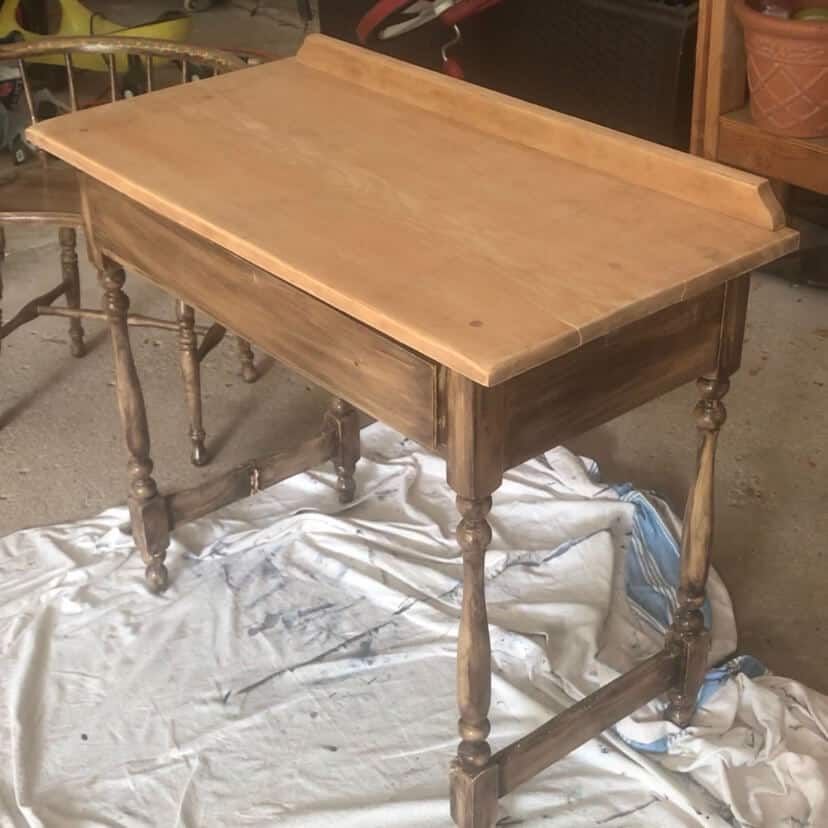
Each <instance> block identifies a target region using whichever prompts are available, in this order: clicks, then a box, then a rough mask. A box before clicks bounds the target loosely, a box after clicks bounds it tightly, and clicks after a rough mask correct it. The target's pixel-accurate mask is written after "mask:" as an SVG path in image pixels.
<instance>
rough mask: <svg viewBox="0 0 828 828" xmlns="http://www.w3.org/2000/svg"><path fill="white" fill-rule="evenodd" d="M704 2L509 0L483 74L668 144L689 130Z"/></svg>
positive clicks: (497, 15) (682, 142) (495, 19)
mask: <svg viewBox="0 0 828 828" xmlns="http://www.w3.org/2000/svg"><path fill="white" fill-rule="evenodd" d="M697 20H698V4H697V3H695V2H693V3H686V4H685V3H674V4H668V3H665V2H658V0H554V2H545V3H538V2H537V0H505V2H504V3H503V4H502V5H500V6H498V7H496V8H494V9H492V10H491V12H490V13H489V15H487V20H486V24H485V25H486V34H487V40H486V43H485V49H486V59H485V60H484V61H482V63H481V69H482V73H481V74H480V76H479V77H478V78H477V79H476V80H477V81H478V82H479V83H482V84H483V85H485V86H490V87H492V88H495V89H499V90H500V91H503V92H506V93H508V94H510V95H515V96H516V97H519V98H523V99H524V100H528V101H532V102H533V103H537V104H541V105H542V106H547V107H550V108H551V109H556V110H558V111H560V112H567V113H569V114H570V115H577V116H578V117H580V118H585V119H587V120H590V121H594V122H596V123H599V124H604V125H606V126H609V127H612V128H613V129H619V130H622V131H623V132H629V133H632V134H633V135H638V136H640V137H642V138H648V139H650V140H652V141H658V142H660V143H662V144H668V145H671V146H676V147H681V148H686V147H687V145H688V143H689V138H690V111H691V107H692V90H693V68H694V65H695V49H696V26H697Z"/></svg>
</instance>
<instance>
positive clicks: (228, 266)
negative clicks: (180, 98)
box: [86, 92, 436, 446]
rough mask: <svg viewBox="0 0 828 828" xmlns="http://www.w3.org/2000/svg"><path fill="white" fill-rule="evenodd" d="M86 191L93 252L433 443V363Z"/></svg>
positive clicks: (218, 251)
mask: <svg viewBox="0 0 828 828" xmlns="http://www.w3.org/2000/svg"><path fill="white" fill-rule="evenodd" d="M153 94H156V95H160V94H163V93H161V92H156V93H153ZM86 190H87V202H88V206H89V219H90V226H91V227H92V234H93V236H94V244H95V246H96V247H98V248H100V249H102V250H104V251H105V252H106V253H107V255H109V256H111V257H112V258H114V259H116V260H118V261H121V262H123V263H124V264H125V265H127V266H128V267H130V268H133V269H135V270H137V271H139V272H140V273H142V274H144V275H145V276H146V277H147V278H149V279H150V280H152V281H155V282H156V283H157V284H159V285H160V286H161V287H163V288H165V289H167V290H169V291H171V292H172V293H174V294H175V295H176V296H179V297H181V298H182V299H184V300H185V301H186V302H187V303H188V304H191V305H193V306H195V307H198V308H200V309H201V310H203V311H205V312H206V313H208V314H210V315H211V316H212V317H213V318H214V319H216V320H218V321H219V322H220V323H221V324H222V325H224V326H226V327H227V328H229V329H231V330H233V331H235V332H237V333H239V334H241V335H242V336H244V337H245V338H246V339H248V340H250V341H252V342H254V343H256V345H257V346H259V347H261V348H262V349H263V350H265V351H267V352H268V353H269V354H271V355H272V356H273V357H275V358H276V359H278V360H279V361H280V362H282V363H284V364H285V365H288V366H290V367H291V368H293V369H295V370H296V371H298V372H299V373H302V374H304V375H305V376H307V377H308V378H309V379H311V380H312V381H313V382H316V383H318V384H319V385H321V386H322V387H324V388H325V389H326V390H328V391H330V392H331V393H332V394H334V395H336V396H339V397H343V398H345V399H347V400H349V401H352V402H353V403H354V404H355V405H356V406H357V407H359V408H360V409H362V410H363V411H365V412H366V413H368V414H370V415H371V416H372V417H376V418H378V419H381V420H383V421H384V422H387V423H388V424H389V425H391V426H393V427H394V428H397V429H398V430H400V431H402V432H403V434H406V435H407V436H409V437H411V438H413V439H415V440H417V441H419V442H421V443H423V445H426V446H433V445H434V444H435V430H436V425H435V420H436V416H435V411H436V399H435V389H436V368H435V366H434V365H432V363H430V362H428V361H427V360H425V359H423V358H422V357H421V356H419V355H417V354H415V353H414V352H412V351H410V350H408V349H407V348H404V347H402V346H401V345H398V344H397V343H395V342H393V341H392V340H390V339H388V338H387V337H384V336H382V335H381V334H378V333H376V332H374V331H372V330H370V329H369V328H366V327H365V326H363V325H360V324H359V323H358V322H356V321H355V320H353V319H351V318H350V317H348V316H346V315H345V314H343V313H340V312H339V311H337V310H335V309H334V308H331V307H330V306H328V305H326V304H324V303H323V302H320V301H319V300H318V299H314V298H313V297H312V296H308V295H307V294H305V293H303V292H302V291H300V290H297V289H296V288H294V287H292V286H291V285H289V284H287V283H286V282H283V281H281V280H280V279H276V278H274V277H273V276H271V274H269V273H265V272H263V271H262V270H260V269H259V268H257V267H254V266H253V265H251V264H249V263H247V262H244V261H242V260H241V259H239V258H238V257H236V256H233V255H232V254H231V253H228V252H227V251H226V250H223V249H222V248H220V247H218V246H216V245H214V244H211V243H210V242H208V241H205V240H204V239H201V238H199V237H198V236H196V235H195V234H193V233H190V232H188V231H186V230H184V229H183V228H180V227H177V226H175V225H174V224H172V223H171V222H169V221H167V220H166V219H163V218H161V217H160V216H157V215H155V214H154V213H152V212H151V211H149V210H147V209H145V208H143V207H141V206H140V205H138V204H136V203H135V202H131V201H129V200H128V199H125V198H123V197H122V196H119V195H118V194H117V193H115V192H114V191H113V190H110V189H109V188H107V187H104V186H103V185H101V184H99V183H97V182H94V181H91V180H88V181H87V182H86ZM297 320H301V324H297Z"/></svg>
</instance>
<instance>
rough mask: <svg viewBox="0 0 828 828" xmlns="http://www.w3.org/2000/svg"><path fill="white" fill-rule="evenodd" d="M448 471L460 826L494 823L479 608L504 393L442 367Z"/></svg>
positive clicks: (494, 782) (484, 621)
mask: <svg viewBox="0 0 828 828" xmlns="http://www.w3.org/2000/svg"><path fill="white" fill-rule="evenodd" d="M446 406H447V422H446V426H447V449H448V451H447V473H448V482H449V485H450V486H451V487H452V488H453V489H454V491H455V492H456V494H457V509H458V511H459V512H460V523H459V524H458V526H457V543H458V545H459V547H460V552H461V554H462V557H463V603H462V609H461V613H460V630H459V633H458V641H457V706H458V709H459V711H460V719H459V722H458V732H459V734H460V744H459V746H458V748H457V756H456V758H455V759H454V761H453V763H452V766H451V773H450V781H451V816H452V819H453V820H454V822H455V823H456V824H457V825H458V826H460V828H493V826H494V824H495V821H496V819H497V800H498V770H497V766H496V765H492V764H489V759H490V757H491V748H490V747H489V742H488V736H489V729H490V726H489V718H488V716H489V705H490V703H491V693H492V665H491V645H490V642H489V621H488V617H487V614H486V589H485V556H486V550H487V549H488V546H489V543H490V542H491V539H492V530H491V527H490V526H489V522H488V520H487V516H488V514H489V511H490V510H491V508H492V498H491V495H492V492H494V491H495V490H496V489H497V488H498V487H499V486H500V483H501V479H502V476H503V444H502V439H503V431H504V428H503V423H504V410H505V409H504V398H503V394H502V390H501V389H499V388H484V387H482V386H480V385H477V384H476V383H474V382H472V381H470V380H468V379H465V378H464V377H462V376H460V375H459V374H455V373H454V372H449V373H448V376H447V378H446Z"/></svg>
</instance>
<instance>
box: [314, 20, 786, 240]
mask: <svg viewBox="0 0 828 828" xmlns="http://www.w3.org/2000/svg"><path fill="white" fill-rule="evenodd" d="M298 59H299V61H300V62H302V63H304V64H305V65H307V66H312V67H314V68H315V69H319V70H320V71H323V72H328V73H331V74H333V75H336V76H337V77H342V78H345V79H347V80H349V81H350V82H352V83H356V84H358V85H360V86H362V87H364V88H366V89H370V90H372V91H375V92H381V93H383V94H386V95H389V96H391V97H393V98H395V99H396V100H403V101H405V102H406V103H409V104H413V105H415V106H418V107H421V108H424V109H426V110H428V111H431V112H435V113H437V114H440V115H442V116H445V117H447V118H451V119H452V120H457V121H460V122H461V123H463V124H466V125H468V126H471V127H474V128H475V129H479V130H481V131H482V132H486V133H489V134H492V135H497V136H498V137H500V138H505V139H506V140H508V141H515V142H517V143H520V144H523V145H524V146H529V147H532V148H534V149H538V150H541V151H542V152H544V153H547V154H549V155H553V156H556V157H558V158H561V159H564V160H566V161H571V162H573V163H575V164H583V165H584V166H586V167H588V168H590V169H592V170H595V171H599V172H602V173H605V174H607V175H611V176H613V177H614V178H617V179H620V180H621V181H625V182H627V183H630V184H634V185H635V186H638V187H641V186H644V187H648V188H649V189H652V190H653V191H655V192H659V193H664V194H665V195H669V196H672V197H673V198H679V199H681V200H683V201H687V202H688V203H690V204H695V205H697V206H700V207H703V208H705V209H706V210H714V211H716V212H721V213H723V214H724V215H728V216H731V217H733V218H738V219H741V220H743V221H748V222H751V223H755V224H757V225H758V226H760V227H766V228H768V229H772V230H773V229H778V228H779V227H782V226H783V225H784V215H783V212H782V210H781V209H780V208H779V205H778V204H775V203H774V201H773V199H772V198H771V197H769V194H768V193H767V182H765V181H762V179H760V178H757V177H755V176H752V175H745V174H743V173H739V172H738V171H736V170H730V169H728V168H727V167H723V166H721V165H719V164H706V163H699V162H698V160H697V159H693V158H690V157H688V156H687V154H686V153H683V152H679V151H677V150H673V149H669V148H667V147H662V146H660V145H658V144H653V143H651V142H649V141H644V140H642V139H640V138H635V137H633V136H630V135H626V134H624V133H621V132H616V131H615V130H611V129H608V128H607V127H602V126H599V125H597V124H592V123H589V122H587V121H582V120H580V119H578V118H573V117H571V116H569V115H563V114H562V113H559V112H554V111H552V110H550V109H547V108H545V107H541V106H535V105H533V104H529V103H526V102H525V101H521V100H518V99H516V98H510V97H508V96H506V95H501V94H499V93H497V92H493V91H491V90H488V89H484V88H482V87H479V86H473V85H471V84H464V83H457V82H456V81H455V80H453V79H451V78H448V77H446V76H444V75H439V74H437V73H435V72H430V71H428V70H426V69H422V68H420V67H418V66H414V65H411V64H409V63H402V62H400V61H396V60H393V59H391V58H388V57H386V56H384V55H380V54H377V53H376V52H369V51H366V50H360V51H358V52H356V53H355V52H354V49H353V47H352V46H350V45H348V44H347V43H344V42H342V41H339V40H334V39H332V38H327V37H324V36H312V37H309V38H307V40H306V41H305V44H304V46H303V47H302V49H301V50H300V52H299V55H298ZM743 99H744V97H743Z"/></svg>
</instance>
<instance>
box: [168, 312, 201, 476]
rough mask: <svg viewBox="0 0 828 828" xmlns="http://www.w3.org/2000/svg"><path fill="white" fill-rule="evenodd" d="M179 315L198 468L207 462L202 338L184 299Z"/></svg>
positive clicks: (193, 452)
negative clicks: (200, 347)
mask: <svg viewBox="0 0 828 828" xmlns="http://www.w3.org/2000/svg"><path fill="white" fill-rule="evenodd" d="M175 315H176V319H177V320H178V356H179V360H180V362H181V376H182V379H183V380H184V395H185V396H186V398H187V410H188V411H189V414H190V442H191V443H192V449H191V453H190V460H191V461H192V464H193V465H194V466H203V465H204V464H205V463H206V462H207V451H206V449H205V448H204V438H205V433H204V425H203V422H202V416H201V363H200V361H199V359H198V339H197V337H196V333H195V312H194V311H193V309H192V307H191V306H190V305H188V304H186V303H185V302H183V301H181V300H180V299H176V301H175Z"/></svg>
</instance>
